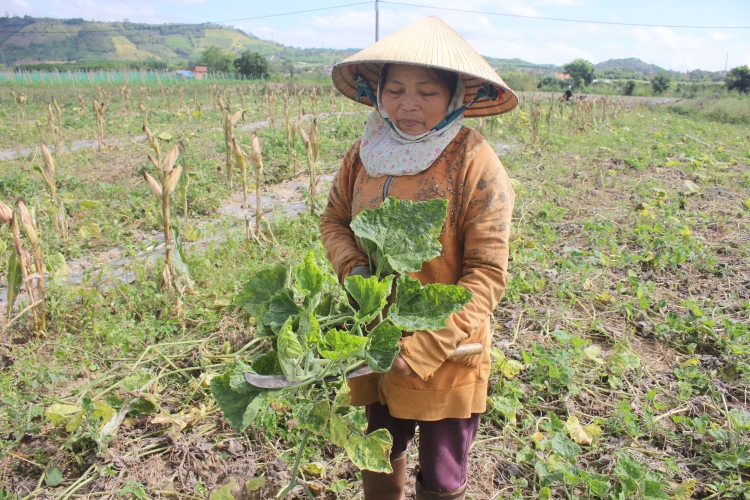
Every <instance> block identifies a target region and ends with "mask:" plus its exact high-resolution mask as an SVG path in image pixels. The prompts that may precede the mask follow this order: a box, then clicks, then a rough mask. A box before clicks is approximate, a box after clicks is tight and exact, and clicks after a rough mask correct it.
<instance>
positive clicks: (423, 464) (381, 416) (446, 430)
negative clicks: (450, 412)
mask: <svg viewBox="0 0 750 500" xmlns="http://www.w3.org/2000/svg"><path fill="white" fill-rule="evenodd" d="M365 413H366V415H367V434H369V433H371V432H374V431H376V430H378V429H388V432H390V433H391V436H393V448H392V449H391V454H392V455H398V454H399V453H401V452H403V451H404V450H406V448H407V447H408V446H409V443H410V442H411V440H412V438H413V437H414V432H415V430H416V427H417V425H419V466H420V469H421V475H422V486H423V487H424V489H425V490H427V491H453V490H456V489H458V488H460V487H461V486H463V484H464V483H465V482H466V475H467V470H468V468H469V447H471V443H472V442H474V438H475V437H476V436H477V430H478V429H479V414H478V413H474V414H472V415H471V417H469V418H445V419H443V420H437V421H435V422H424V421H421V420H404V419H400V418H395V417H392V416H391V414H390V412H389V411H388V406H387V405H382V404H380V403H373V404H371V405H367V406H366V407H365Z"/></svg>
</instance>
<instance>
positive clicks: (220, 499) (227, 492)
mask: <svg viewBox="0 0 750 500" xmlns="http://www.w3.org/2000/svg"><path fill="white" fill-rule="evenodd" d="M235 486H237V478H236V477H234V476H231V477H230V478H229V482H227V484H225V485H224V486H222V487H221V488H219V489H218V490H214V491H212V492H211V495H209V497H208V500H237V499H236V498H235V497H234V495H233V494H232V490H233V489H234V488H235Z"/></svg>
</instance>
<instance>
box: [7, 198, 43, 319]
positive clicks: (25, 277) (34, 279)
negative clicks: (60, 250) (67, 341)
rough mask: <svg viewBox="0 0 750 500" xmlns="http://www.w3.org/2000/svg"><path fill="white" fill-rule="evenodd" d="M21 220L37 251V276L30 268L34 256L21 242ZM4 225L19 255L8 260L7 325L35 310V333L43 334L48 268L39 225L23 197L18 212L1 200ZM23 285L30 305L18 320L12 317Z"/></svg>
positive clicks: (35, 254) (16, 317) (35, 260)
mask: <svg viewBox="0 0 750 500" xmlns="http://www.w3.org/2000/svg"><path fill="white" fill-rule="evenodd" d="M19 219H20V220H21V226H22V227H23V229H24V232H25V233H26V237H27V238H28V239H29V241H30V242H31V244H32V247H33V248H34V267H35V272H33V273H32V272H31V269H30V267H29V262H30V261H31V260H32V257H31V255H29V253H28V252H27V251H26V249H24V248H23V244H22V243H21V231H20V230H19V226H18V223H19ZM0 222H2V223H3V224H8V225H10V227H11V232H12V234H13V247H14V250H15V252H11V255H10V259H8V272H7V280H8V291H7V294H8V304H7V316H8V322H7V323H6V325H5V328H7V327H8V326H10V324H12V323H13V322H15V321H16V320H17V319H18V318H20V317H22V316H23V315H24V314H26V312H28V311H29V310H31V315H32V319H33V322H34V330H36V331H37V332H42V333H43V332H44V330H45V329H46V310H45V307H44V277H43V275H42V273H43V272H44V271H43V269H44V267H43V266H42V259H41V250H40V246H39V234H38V231H37V229H36V223H35V222H34V219H33V218H32V216H31V214H30V213H29V211H28V210H27V208H26V204H25V203H24V201H23V200H22V199H21V198H19V199H18V200H17V201H16V211H15V212H14V211H13V210H11V208H10V207H9V206H8V205H6V204H5V203H3V202H2V201H0ZM22 285H23V287H24V289H25V290H26V294H27V295H28V296H29V305H28V306H27V307H26V308H24V309H23V310H22V311H20V312H19V313H18V314H17V315H16V316H15V317H11V314H12V312H13V306H14V304H15V302H16V299H17V298H18V295H19V293H20V292H21V286H22Z"/></svg>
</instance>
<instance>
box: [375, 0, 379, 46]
mask: <svg viewBox="0 0 750 500" xmlns="http://www.w3.org/2000/svg"><path fill="white" fill-rule="evenodd" d="M379 6H380V0H375V41H376V42H377V41H378V40H379V39H380V9H379Z"/></svg>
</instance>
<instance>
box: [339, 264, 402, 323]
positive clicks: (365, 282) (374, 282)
mask: <svg viewBox="0 0 750 500" xmlns="http://www.w3.org/2000/svg"><path fill="white" fill-rule="evenodd" d="M392 284H393V276H386V277H385V278H383V280H381V281H378V277H377V276H371V277H369V278H363V277H362V276H359V275H354V276H349V277H348V278H346V279H345V280H344V286H345V287H346V289H347V290H348V291H349V293H350V294H351V296H352V297H353V298H354V300H356V301H357V304H359V310H358V311H357V312H356V313H355V314H354V321H356V322H358V323H369V322H370V321H372V320H373V319H375V317H376V316H377V315H378V313H380V311H382V310H383V308H384V307H385V305H386V304H387V303H388V297H389V296H390V295H391V286H392Z"/></svg>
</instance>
